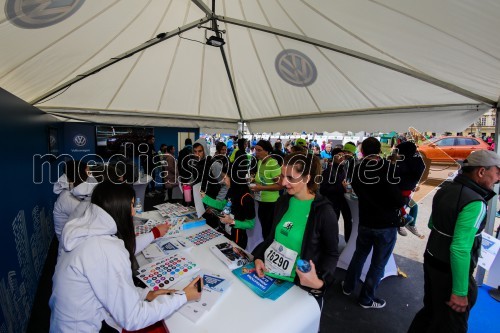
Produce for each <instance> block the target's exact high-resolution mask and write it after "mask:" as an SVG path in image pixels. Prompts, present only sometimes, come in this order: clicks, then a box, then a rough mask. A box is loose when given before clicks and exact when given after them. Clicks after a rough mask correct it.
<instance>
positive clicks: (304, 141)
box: [295, 138, 307, 147]
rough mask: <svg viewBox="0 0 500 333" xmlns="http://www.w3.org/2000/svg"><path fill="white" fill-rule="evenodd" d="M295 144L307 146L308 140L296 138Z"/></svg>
mask: <svg viewBox="0 0 500 333" xmlns="http://www.w3.org/2000/svg"><path fill="white" fill-rule="evenodd" d="M295 144H296V145H297V146H303V147H307V141H306V139H302V138H298V139H297V140H295Z"/></svg>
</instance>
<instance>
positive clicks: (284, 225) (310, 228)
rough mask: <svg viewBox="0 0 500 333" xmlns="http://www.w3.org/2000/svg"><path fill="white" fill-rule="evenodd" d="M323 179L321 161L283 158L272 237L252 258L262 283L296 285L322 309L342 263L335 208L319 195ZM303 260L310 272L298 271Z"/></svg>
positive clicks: (301, 156) (310, 157)
mask: <svg viewBox="0 0 500 333" xmlns="http://www.w3.org/2000/svg"><path fill="white" fill-rule="evenodd" d="M320 174H321V165H320V161H319V159H318V158H317V157H315V156H313V155H312V154H307V155H304V154H291V155H287V156H286V157H285V160H284V162H283V166H282V167H281V184H282V185H283V186H284V187H285V190H286V193H285V194H284V195H282V196H281V197H280V199H279V200H278V202H277V204H276V210H275V214H274V221H273V225H272V228H271V233H270V234H269V235H268V237H267V238H266V239H265V240H264V242H262V243H261V244H259V246H257V247H256V248H255V250H254V252H253V255H254V257H255V268H256V271H257V274H258V275H259V277H263V276H264V275H269V276H272V277H274V278H278V279H282V280H287V281H293V282H294V283H295V284H297V285H298V286H300V287H302V288H303V289H306V290H308V291H310V294H311V295H313V296H315V297H316V299H317V300H318V303H319V305H320V307H322V297H323V295H324V291H325V289H326V288H327V287H328V286H329V285H331V284H332V283H333V274H334V272H335V268H336V267H337V261H338V258H339V251H338V235H339V228H338V222H337V216H336V215H335V212H334V210H333V207H332V204H331V202H330V201H329V200H328V199H326V198H325V197H323V196H322V195H321V194H318V179H317V178H318V176H319V175H320ZM299 259H302V260H305V261H306V262H308V263H309V265H310V267H311V270H310V271H309V272H306V273H304V272H302V271H300V270H298V269H297V268H296V266H297V261H298V260H299Z"/></svg>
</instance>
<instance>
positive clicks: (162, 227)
mask: <svg viewBox="0 0 500 333" xmlns="http://www.w3.org/2000/svg"><path fill="white" fill-rule="evenodd" d="M156 229H158V231H159V232H160V237H163V236H165V234H166V233H167V231H168V229H170V224H168V223H164V224H158V225H157V226H156Z"/></svg>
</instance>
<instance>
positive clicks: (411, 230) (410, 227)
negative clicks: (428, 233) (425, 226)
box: [406, 225, 425, 239]
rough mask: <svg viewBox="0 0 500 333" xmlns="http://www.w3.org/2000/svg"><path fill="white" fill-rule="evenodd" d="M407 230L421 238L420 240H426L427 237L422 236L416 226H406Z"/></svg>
mask: <svg viewBox="0 0 500 333" xmlns="http://www.w3.org/2000/svg"><path fill="white" fill-rule="evenodd" d="M406 229H408V230H410V232H411V233H412V234H414V235H415V236H417V237H418V238H420V239H424V238H425V236H424V235H422V234H421V233H420V232H418V229H417V227H414V226H412V225H407V226H406Z"/></svg>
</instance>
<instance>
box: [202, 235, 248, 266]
mask: <svg viewBox="0 0 500 333" xmlns="http://www.w3.org/2000/svg"><path fill="white" fill-rule="evenodd" d="M210 251H212V253H213V254H214V255H215V256H216V257H217V258H219V260H221V261H222V262H223V263H224V264H226V266H227V267H229V269H231V270H233V269H236V268H238V267H241V266H243V265H245V264H247V263H249V262H251V261H252V260H253V257H252V255H251V254H249V253H247V252H245V251H244V250H242V249H241V248H239V247H238V246H236V245H234V244H231V243H228V242H224V243H220V244H217V245H213V246H210Z"/></svg>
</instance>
